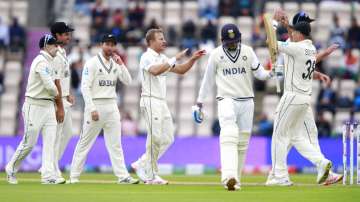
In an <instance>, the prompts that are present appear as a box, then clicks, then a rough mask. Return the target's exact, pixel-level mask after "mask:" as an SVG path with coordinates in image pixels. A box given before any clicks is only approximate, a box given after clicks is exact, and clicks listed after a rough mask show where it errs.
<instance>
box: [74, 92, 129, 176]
mask: <svg viewBox="0 0 360 202" xmlns="http://www.w3.org/2000/svg"><path fill="white" fill-rule="evenodd" d="M93 101H94V104H95V106H96V110H97V112H98V113H99V120H98V121H93V120H92V118H91V112H90V111H89V110H88V109H86V108H85V112H84V125H83V131H82V133H81V135H80V139H79V141H78V143H77V145H76V148H75V152H74V156H73V160H72V163H71V171H70V178H79V177H80V174H81V172H82V170H83V168H84V164H85V161H86V158H87V155H88V153H89V151H90V149H91V147H92V146H93V145H94V143H95V140H96V138H97V136H98V135H99V133H100V131H101V129H103V130H104V138H105V146H106V149H107V150H108V152H109V156H110V161H111V164H112V166H113V171H114V173H115V175H116V176H117V177H118V178H119V179H122V178H126V177H128V176H129V173H128V171H127V169H126V166H125V161H124V155H123V150H122V146H121V123H120V112H119V109H118V106H117V104H116V100H115V99H94V100H93Z"/></svg>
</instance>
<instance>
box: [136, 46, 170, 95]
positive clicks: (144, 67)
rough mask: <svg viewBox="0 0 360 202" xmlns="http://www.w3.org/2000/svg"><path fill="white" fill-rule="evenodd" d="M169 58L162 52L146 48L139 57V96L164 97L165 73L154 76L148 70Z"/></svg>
mask: <svg viewBox="0 0 360 202" xmlns="http://www.w3.org/2000/svg"><path fill="white" fill-rule="evenodd" d="M168 60H169V58H168V57H166V56H165V55H164V54H161V53H157V52H155V51H154V50H153V49H151V48H148V49H147V51H146V52H145V53H143V54H142V55H141V58H140V78H141V87H142V88H141V96H149V97H155V98H159V99H165V98H166V75H167V74H168V71H167V72H164V73H162V74H160V75H158V76H154V75H152V74H151V73H150V72H149V69H150V67H151V66H153V65H158V64H163V63H165V62H167V61H168Z"/></svg>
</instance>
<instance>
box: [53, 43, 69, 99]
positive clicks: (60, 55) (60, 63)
mask: <svg viewBox="0 0 360 202" xmlns="http://www.w3.org/2000/svg"><path fill="white" fill-rule="evenodd" d="M53 64H54V68H55V79H60V85H61V91H62V96H63V97H65V96H68V95H70V64H69V61H68V59H67V56H66V51H65V49H64V48H62V47H60V46H59V47H58V52H57V54H56V57H55V58H54V60H53Z"/></svg>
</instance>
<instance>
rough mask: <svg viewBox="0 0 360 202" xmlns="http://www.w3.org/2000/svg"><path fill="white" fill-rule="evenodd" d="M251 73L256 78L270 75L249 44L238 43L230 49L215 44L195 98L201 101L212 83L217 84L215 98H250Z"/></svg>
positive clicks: (251, 88) (252, 95)
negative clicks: (234, 49)
mask: <svg viewBox="0 0 360 202" xmlns="http://www.w3.org/2000/svg"><path fill="white" fill-rule="evenodd" d="M253 75H255V77H257V78H259V79H265V78H267V77H269V76H268V75H269V73H268V72H266V71H265V70H264V68H263V66H262V65H261V64H260V63H259V60H258V58H257V56H256V55H255V53H254V50H253V49H252V48H251V47H250V46H246V45H244V44H241V45H240V46H239V47H238V49H237V50H236V51H233V52H229V51H228V50H226V49H225V48H224V47H223V46H218V47H217V48H216V49H214V50H213V51H212V52H211V53H210V56H209V59H208V62H207V67H206V71H205V74H204V77H203V80H202V82H201V86H200V90H199V95H198V98H197V102H199V103H203V102H204V100H205V99H206V97H207V95H208V94H209V93H210V92H211V91H212V90H213V89H214V88H213V85H214V83H216V86H217V95H216V97H217V98H218V99H222V98H233V99H240V100H243V99H252V98H254V90H253ZM262 75H265V76H262ZM262 77H264V78H262Z"/></svg>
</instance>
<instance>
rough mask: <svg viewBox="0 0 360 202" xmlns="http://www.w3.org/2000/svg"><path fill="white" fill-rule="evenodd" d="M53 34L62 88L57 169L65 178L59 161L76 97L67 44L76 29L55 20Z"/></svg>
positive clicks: (57, 109) (59, 176)
mask: <svg viewBox="0 0 360 202" xmlns="http://www.w3.org/2000/svg"><path fill="white" fill-rule="evenodd" d="M50 31H51V34H52V35H53V36H54V37H55V38H56V40H57V42H58V43H59V46H58V51H57V54H56V57H55V58H54V60H53V67H54V73H55V75H56V78H58V79H59V80H55V85H57V87H58V89H60V93H59V94H60V96H59V99H57V100H56V102H57V105H56V117H57V121H58V125H57V129H56V139H55V149H54V151H55V154H54V155H55V169H56V172H57V175H58V178H63V177H62V175H61V170H60V168H59V161H60V159H61V157H62V155H63V153H64V150H65V148H66V145H67V143H68V142H69V140H70V138H71V137H72V120H71V106H72V105H73V104H74V97H73V96H72V95H71V94H70V64H69V61H68V59H67V57H66V51H65V48H64V47H65V46H66V45H68V44H69V43H70V40H71V32H73V31H74V29H72V28H71V27H69V26H68V25H67V24H66V23H64V22H55V23H54V24H53V25H52V26H51V28H50ZM43 152H48V151H45V150H44V151H43Z"/></svg>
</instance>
